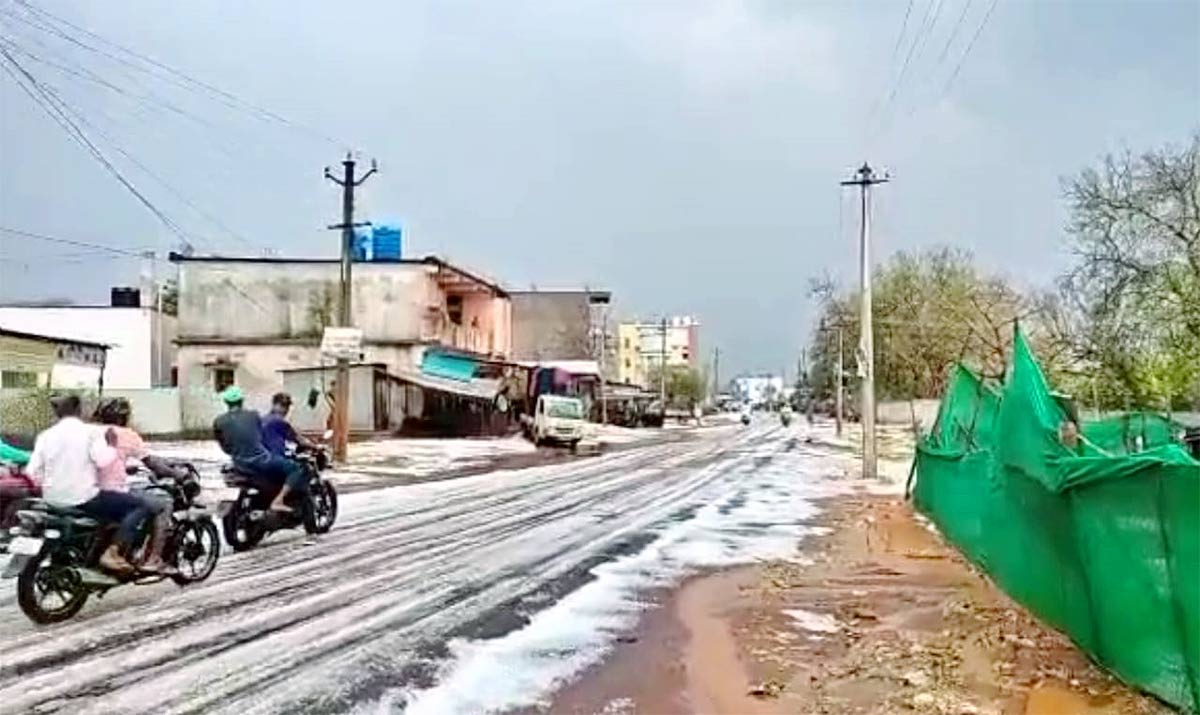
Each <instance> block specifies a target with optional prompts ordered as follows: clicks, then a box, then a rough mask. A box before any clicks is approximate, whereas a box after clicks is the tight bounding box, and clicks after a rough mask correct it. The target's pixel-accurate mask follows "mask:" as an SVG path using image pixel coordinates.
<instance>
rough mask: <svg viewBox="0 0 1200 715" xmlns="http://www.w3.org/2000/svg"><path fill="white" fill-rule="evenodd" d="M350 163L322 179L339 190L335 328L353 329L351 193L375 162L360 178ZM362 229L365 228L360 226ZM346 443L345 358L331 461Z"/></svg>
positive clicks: (340, 457) (337, 387) (342, 455)
mask: <svg viewBox="0 0 1200 715" xmlns="http://www.w3.org/2000/svg"><path fill="white" fill-rule="evenodd" d="M354 164H355V162H354V159H353V158H352V157H351V156H350V154H349V153H347V154H346V160H345V161H343V162H342V169H343V171H342V178H340V179H339V178H337V177H336V176H334V175H333V172H331V171H330V170H329V167H325V178H326V179H329V180H330V181H332V182H333V183H335V184H337V185H338V186H341V187H342V222H341V223H340V224H335V225H333V226H329V228H331V229H334V228H336V229H341V231H342V254H341V255H342V263H341V276H340V279H341V282H340V289H341V290H340V296H341V299H340V300H339V301H338V322H337V324H338V327H342V328H350V327H353V322H354V321H353V318H352V317H351V315H352V314H351V312H350V295H351V290H350V288H351V276H350V272H351V268H352V266H353V265H354V262H353V249H354V229H355V227H356V226H357V225H359V224H355V223H354V189H355V188H356V187H358V186H360V185H362V183H363V182H364V181H366V180H367V177H369V176H370V175H371V174H374V173H375V171H376V166H375V162H374V161H372V162H371V170H370V171H368V172H367V173H365V174H363V175H362V176H360V177H358V178H355V177H354ZM361 225H366V224H361ZM349 441H350V360H349V358H347V357H345V356H340V357H338V359H337V381H336V383H335V384H334V392H333V459H334V461H337V462H345V461H346V445H347V443H348V442H349Z"/></svg>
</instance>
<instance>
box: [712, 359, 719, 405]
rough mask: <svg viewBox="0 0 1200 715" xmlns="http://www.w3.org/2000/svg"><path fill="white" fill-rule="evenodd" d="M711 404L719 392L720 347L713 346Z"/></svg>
mask: <svg viewBox="0 0 1200 715" xmlns="http://www.w3.org/2000/svg"><path fill="white" fill-rule="evenodd" d="M712 390H713V404H716V402H717V395H719V394H721V348H713V386H712Z"/></svg>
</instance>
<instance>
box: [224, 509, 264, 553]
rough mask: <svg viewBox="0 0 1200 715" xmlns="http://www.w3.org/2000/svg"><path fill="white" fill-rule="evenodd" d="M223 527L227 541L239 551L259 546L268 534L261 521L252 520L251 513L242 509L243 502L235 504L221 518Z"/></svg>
mask: <svg viewBox="0 0 1200 715" xmlns="http://www.w3.org/2000/svg"><path fill="white" fill-rule="evenodd" d="M221 527H222V531H224V532H225V543H227V544H229V546H230V547H231V548H232V549H233V550H234V551H236V552H238V553H240V552H242V551H249V550H250V549H253V548H254V547H255V546H258V543H259V542H260V541H262V540H263V537H265V536H266V535H267V530H266V529H265V528H264V527H263V526H262V524H261V523H259V522H254V521H250V515H249V514H247V513H246V512H244V511H242V505H241V504H235V505H234V506H233V508H231V509H230V510H229V513H227V514H226V515H225V517H224V518H223V519H221Z"/></svg>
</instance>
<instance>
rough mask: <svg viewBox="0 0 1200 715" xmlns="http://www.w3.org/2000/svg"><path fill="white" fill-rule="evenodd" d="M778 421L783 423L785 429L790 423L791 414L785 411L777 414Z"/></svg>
mask: <svg viewBox="0 0 1200 715" xmlns="http://www.w3.org/2000/svg"><path fill="white" fill-rule="evenodd" d="M779 421H780V422H781V423H783V426H784V427H787V426H788V425H790V424H791V423H792V413H791V412H789V411H786V410H781V411H780V412H779Z"/></svg>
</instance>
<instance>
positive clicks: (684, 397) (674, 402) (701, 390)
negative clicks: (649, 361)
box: [647, 366, 708, 410]
mask: <svg viewBox="0 0 1200 715" xmlns="http://www.w3.org/2000/svg"><path fill="white" fill-rule="evenodd" d="M648 374H649V380H648V381H647V384H649V385H650V386H651V389H653V388H654V387H656V386H657V385H658V379H659V368H658V367H654V366H652V367H651V368H650V371H649V373H648ZM707 384H708V383H707V381H706V379H705V376H704V374H703V373H702V372H701V371H699V370H697V369H695V368H691V367H670V366H668V367H667V384H666V389H667V405H668V406H670V407H672V408H675V409H687V410H690V409H692V408H693V407H695V406H696V405H698V404H700V403H701V402H703V401H704V398H705V397H706V396H707V394H708V392H707V387H706V386H707Z"/></svg>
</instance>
